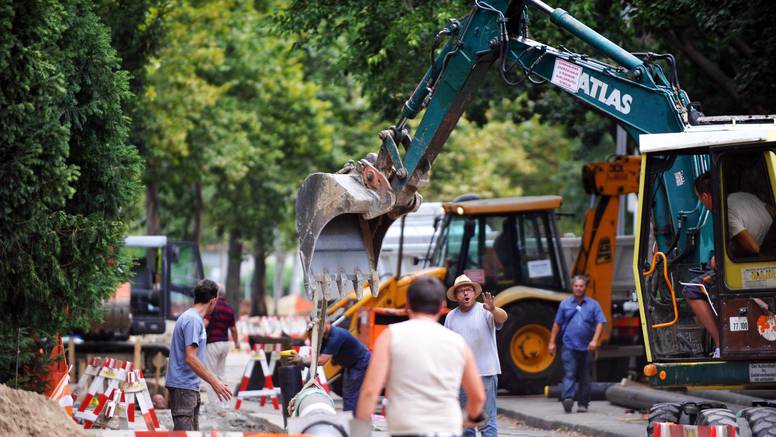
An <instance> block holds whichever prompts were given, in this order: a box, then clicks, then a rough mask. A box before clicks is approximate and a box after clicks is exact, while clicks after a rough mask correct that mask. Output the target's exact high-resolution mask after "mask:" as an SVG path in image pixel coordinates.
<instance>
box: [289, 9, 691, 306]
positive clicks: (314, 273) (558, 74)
mask: <svg viewBox="0 0 776 437" xmlns="http://www.w3.org/2000/svg"><path fill="white" fill-rule="evenodd" d="M526 5H530V6H533V7H535V8H537V9H538V10H539V11H541V12H542V13H545V14H547V15H548V16H549V17H550V20H551V21H552V22H553V23H554V24H556V25H558V26H560V27H561V28H563V29H566V30H567V31H568V32H569V33H571V34H572V35H574V36H576V37H577V38H579V39H581V40H583V41H584V42H586V43H588V44H589V45H591V46H592V47H593V48H594V49H596V50H598V51H599V52H600V53H602V54H603V55H604V56H606V57H608V58H610V59H612V60H614V61H615V62H617V63H618V64H619V66H615V65H610V64H607V63H605V62H601V61H597V60H595V59H593V58H591V57H588V56H585V55H581V54H578V53H573V52H570V51H568V50H565V49H564V50H559V49H556V48H553V47H550V46H547V45H544V44H541V43H538V42H536V41H532V40H530V39H528V38H526V35H525V33H524V29H525V25H524V24H525V17H524V14H525V12H524V11H525V9H526ZM442 37H447V43H446V44H445V45H444V47H443V48H442V49H440V50H439V52H438V53H437V54H436V56H435V57H434V61H433V63H432V65H431V66H430V68H429V69H428V70H427V72H426V74H425V75H424V76H423V78H422V80H421V81H420V83H419V84H418V86H417V88H416V89H415V91H414V92H413V94H412V95H411V96H410V98H409V99H408V100H407V102H406V103H405V105H404V107H403V110H402V116H401V119H400V120H399V122H398V123H397V124H396V125H395V126H391V127H390V128H388V129H386V130H384V131H382V132H381V133H380V139H381V140H382V145H381V147H380V150H379V153H377V154H376V155H375V154H370V156H368V157H366V158H364V159H361V160H359V161H357V162H350V163H348V164H347V165H346V166H345V167H344V168H343V169H342V170H340V171H339V172H337V173H336V174H327V173H316V174H313V175H311V176H310V177H308V179H307V180H305V181H304V183H303V184H302V187H301V188H300V190H299V194H298V196H297V201H296V214H297V231H298V233H299V240H300V256H301V259H302V266H303V269H304V274H305V284H306V288H307V290H308V292H309V293H311V294H314V295H316V296H318V295H320V296H321V297H325V298H326V299H335V298H337V297H342V296H344V293H347V292H349V291H351V290H353V289H355V290H356V292H357V293H358V292H360V286H359V284H362V283H363V281H364V280H368V281H370V283H371V290H372V291H373V293H376V288H377V284H376V282H377V273H376V268H377V260H378V256H379V254H380V248H381V245H382V240H383V236H384V235H385V232H386V231H387V229H388V227H389V226H390V224H391V223H392V222H393V221H394V220H395V219H396V218H398V217H400V216H401V215H403V214H406V213H408V212H411V211H414V210H416V209H417V208H418V207H419V206H420V203H421V201H422V198H421V196H420V195H419V194H418V193H417V191H418V187H419V186H421V185H422V184H423V183H424V182H426V181H427V179H428V174H429V170H430V169H431V166H432V165H433V162H434V160H435V158H436V156H437V155H438V154H439V152H440V151H441V149H442V146H443V145H444V143H445V141H446V140H447V138H448V137H449V135H450V133H451V132H452V130H453V129H454V128H455V125H456V124H457V122H458V119H459V118H460V116H461V114H462V113H463V111H464V110H465V108H466V106H467V104H468V103H469V102H470V101H471V100H472V99H473V97H474V96H475V93H476V90H477V86H478V85H479V84H480V83H482V81H483V78H484V77H485V74H487V73H488V72H489V71H491V70H493V69H494V67H495V68H496V70H497V71H498V72H499V73H500V75H501V77H502V79H503V80H504V81H505V82H506V83H507V84H508V85H513V86H516V85H520V84H522V83H524V82H525V81H526V80H527V81H529V82H532V83H537V84H538V83H545V82H550V83H552V84H554V85H557V86H558V87H559V88H560V89H562V90H564V91H566V92H568V93H569V94H570V95H571V96H573V97H575V98H577V99H578V100H580V101H581V102H583V103H585V104H587V105H590V106H592V107H593V108H594V109H597V110H598V111H600V112H602V113H604V114H605V115H608V116H610V117H612V118H613V119H615V120H617V121H618V122H619V123H620V124H622V125H623V126H624V128H625V129H626V130H627V131H628V132H629V134H630V135H631V136H632V137H634V139H635V140H636V141H638V134H641V133H654V132H680V131H682V130H683V129H684V127H685V126H686V125H687V124H688V123H689V121H688V120H690V119H692V117H693V113H694V110H693V108H692V107H691V105H690V103H689V99H688V97H687V95H686V94H685V93H684V92H683V91H682V90H681V89H680V88H679V86H678V81H677V80H676V78H675V77H673V78H671V79H670V80H669V78H667V76H666V75H665V74H664V73H663V71H662V69H661V68H660V67H659V66H658V65H656V64H653V63H648V62H645V61H643V60H641V59H640V58H639V57H637V56H635V55H633V54H631V53H629V52H627V51H626V50H624V49H622V48H620V47H618V46H617V45H615V44H614V43H612V42H611V41H609V40H607V39H606V38H604V37H603V36H602V35H600V34H598V33H596V32H595V31H593V30H592V29H590V28H589V27H587V26H585V25H584V24H582V23H580V22H579V21H577V20H576V19H574V18H573V17H571V16H570V15H569V14H568V13H567V12H565V11H563V10H562V9H555V8H551V7H549V6H547V5H546V4H544V3H542V2H541V1H538V0H528V1H514V0H513V1H507V0H492V1H490V2H488V3H486V2H484V1H480V0H476V1H475V2H474V5H473V7H472V10H471V12H470V13H469V14H468V15H467V16H465V17H463V18H461V19H459V20H450V22H449V23H448V25H447V26H446V27H445V28H444V29H443V30H442V31H441V32H439V34H438V35H437V40H439V39H441V38H442ZM650 57H658V58H660V57H662V58H667V59H669V61H672V60H673V58H672V57H670V56H667V55H654V56H653V54H650ZM516 70H519V71H522V72H523V77H522V78H521V79H520V80H518V78H517V77H515V78H510V76H514V75H515V73H514V71H516ZM423 110H425V112H424V114H423V118H422V120H421V121H420V123H419V125H418V128H417V129H416V131H415V133H414V136H412V135H410V133H409V131H408V129H407V122H408V120H410V119H412V118H414V117H416V116H417V115H418V114H419V113H420V112H421V111H423ZM400 146H402V147H403V148H404V153H401V152H400V150H399V147H400ZM680 160H681V159H680ZM683 207H684V206H680V208H683Z"/></svg>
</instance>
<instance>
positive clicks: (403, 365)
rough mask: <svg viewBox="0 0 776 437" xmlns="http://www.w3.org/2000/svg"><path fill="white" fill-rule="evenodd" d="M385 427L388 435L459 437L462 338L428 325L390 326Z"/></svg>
mask: <svg viewBox="0 0 776 437" xmlns="http://www.w3.org/2000/svg"><path fill="white" fill-rule="evenodd" d="M389 329H390V330H391V366H390V370H389V373H388V385H387V387H386V396H387V398H388V406H387V412H386V421H387V422H388V430H389V431H390V433H391V434H426V433H445V434H461V432H462V430H463V414H462V412H461V407H460V404H459V402H458V393H459V390H460V386H461V377H462V376H463V368H464V362H465V361H464V350H465V347H466V343H465V342H464V339H463V337H461V336H460V335H458V334H456V333H455V332H453V331H450V330H448V329H446V328H445V327H444V326H442V325H440V324H439V323H436V322H434V321H431V320H428V319H412V320H408V321H406V322H402V323H396V324H393V325H390V327H389Z"/></svg>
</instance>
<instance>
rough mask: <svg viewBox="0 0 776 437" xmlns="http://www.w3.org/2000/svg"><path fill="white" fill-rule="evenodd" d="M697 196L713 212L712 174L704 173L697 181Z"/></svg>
mask: <svg viewBox="0 0 776 437" xmlns="http://www.w3.org/2000/svg"><path fill="white" fill-rule="evenodd" d="M695 195H696V196H698V200H700V201H701V203H702V204H703V206H705V207H706V209H708V210H709V211H711V173H709V172H706V173H703V174H702V175H700V176H698V177H697V178H696V179H695Z"/></svg>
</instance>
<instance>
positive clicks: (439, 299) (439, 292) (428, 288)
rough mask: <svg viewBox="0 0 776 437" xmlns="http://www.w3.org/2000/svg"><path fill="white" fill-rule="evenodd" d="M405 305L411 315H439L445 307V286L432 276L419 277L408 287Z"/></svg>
mask: <svg viewBox="0 0 776 437" xmlns="http://www.w3.org/2000/svg"><path fill="white" fill-rule="evenodd" d="M407 304H408V305H409V309H410V311H411V312H412V313H416V314H426V315H439V313H440V312H441V311H442V308H443V307H444V305H445V286H444V285H443V284H442V282H441V281H440V280H439V279H437V278H435V277H433V276H421V277H419V278H417V279H415V280H414V281H413V282H412V285H410V288H409V290H408V291H407Z"/></svg>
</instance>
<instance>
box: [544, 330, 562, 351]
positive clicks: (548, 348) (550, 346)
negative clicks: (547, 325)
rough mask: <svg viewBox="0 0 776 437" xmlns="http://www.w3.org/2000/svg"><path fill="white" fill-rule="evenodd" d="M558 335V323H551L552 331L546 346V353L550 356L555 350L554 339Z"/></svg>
mask: <svg viewBox="0 0 776 437" xmlns="http://www.w3.org/2000/svg"><path fill="white" fill-rule="evenodd" d="M558 333H560V325H558V322H553V323H552V330H551V331H550V344H548V345H547V351H548V352H549V353H551V354H554V353H555V351H556V350H557V345H556V344H555V339H556V338H557V337H558Z"/></svg>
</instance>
